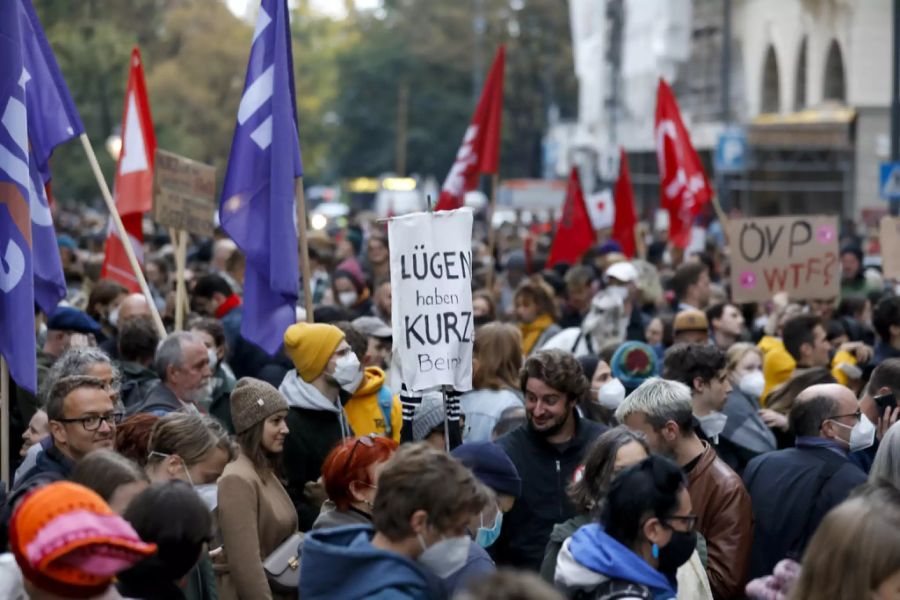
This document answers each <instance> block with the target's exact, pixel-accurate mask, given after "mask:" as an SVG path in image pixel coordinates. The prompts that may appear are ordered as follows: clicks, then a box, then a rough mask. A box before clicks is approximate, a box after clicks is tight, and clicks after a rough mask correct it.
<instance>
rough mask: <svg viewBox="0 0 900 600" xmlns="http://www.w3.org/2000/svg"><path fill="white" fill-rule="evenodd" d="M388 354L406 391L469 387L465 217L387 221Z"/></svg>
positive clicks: (468, 226) (465, 212)
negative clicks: (390, 330) (390, 347)
mask: <svg viewBox="0 0 900 600" xmlns="http://www.w3.org/2000/svg"><path fill="white" fill-rule="evenodd" d="M388 244H389V246H390V255H391V290H392V294H393V299H394V301H393V303H392V304H393V307H392V313H391V316H392V318H391V322H392V325H393V329H394V332H393V333H394V351H395V352H396V353H397V355H398V356H399V366H400V376H401V379H402V380H403V382H404V383H405V384H406V386H407V387H408V388H409V389H410V390H413V391H422V390H427V389H431V388H435V387H439V386H445V385H447V386H452V387H453V388H454V389H456V390H458V391H461V392H465V391H468V390H470V389H472V343H473V340H474V332H475V324H474V321H473V318H472V268H473V263H472V211H471V210H470V209H467V208H463V209H460V210H453V211H441V212H437V213H415V214H411V215H406V216H403V217H398V218H395V219H391V221H390V223H389V225H388Z"/></svg>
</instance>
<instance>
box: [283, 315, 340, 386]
mask: <svg viewBox="0 0 900 600" xmlns="http://www.w3.org/2000/svg"><path fill="white" fill-rule="evenodd" d="M343 339H344V332H343V331H341V330H340V329H338V328H337V327H335V326H334V325H326V324H324V323H315V324H310V323H296V324H294V325H291V326H290V327H288V328H287V331H285V332H284V351H285V352H287V355H288V356H290V357H291V361H292V362H293V363H294V367H295V368H296V369H297V372H298V373H299V374H300V377H302V378H303V381H305V382H306V383H311V382H312V380H314V379H315V378H316V377H318V376H319V375H321V374H322V371H324V370H325V365H327V364H328V359H330V358H331V355H332V354H334V351H335V350H337V347H338V346H339V345H340V343H341V341H342V340H343Z"/></svg>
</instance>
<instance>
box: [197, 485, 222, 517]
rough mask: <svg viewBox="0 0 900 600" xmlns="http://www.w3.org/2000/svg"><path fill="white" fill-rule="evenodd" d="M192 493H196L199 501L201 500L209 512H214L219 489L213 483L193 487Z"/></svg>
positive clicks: (217, 503)
mask: <svg viewBox="0 0 900 600" xmlns="http://www.w3.org/2000/svg"><path fill="white" fill-rule="evenodd" d="M194 491H195V492H197V495H198V496H200V499H201V500H203V503H204V504H206V508H208V509H209V511H210V512H212V511H214V510H216V507H217V506H218V505H219V487H218V486H217V485H216V484H215V483H205V484H202V485H195V486H194Z"/></svg>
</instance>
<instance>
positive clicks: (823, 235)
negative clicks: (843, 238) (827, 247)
mask: <svg viewBox="0 0 900 600" xmlns="http://www.w3.org/2000/svg"><path fill="white" fill-rule="evenodd" d="M834 237H835V236H834V229H833V228H832V227H831V226H830V225H822V226H821V227H819V230H818V231H816V239H817V240H819V243H820V244H830V243H831V242H833V241H834Z"/></svg>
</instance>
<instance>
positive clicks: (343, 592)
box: [300, 525, 430, 600]
mask: <svg viewBox="0 0 900 600" xmlns="http://www.w3.org/2000/svg"><path fill="white" fill-rule="evenodd" d="M374 535H375V530H374V529H372V527H371V526H366V525H351V526H348V527H338V528H336V529H319V530H314V531H310V532H309V533H308V534H306V539H305V541H304V544H303V558H302V562H301V566H300V597H301V598H303V600H320V599H321V600H325V599H328V600H334V599H340V600H356V599H357V598H359V599H362V598H368V597H370V596H373V595H375V594H377V593H378V592H382V593H387V592H390V591H396V592H400V591H402V592H404V593H405V595H402V596H401V597H403V598H407V597H408V598H422V599H425V598H429V597H430V593H429V583H428V580H427V578H426V574H425V573H424V572H423V571H422V569H421V568H420V567H419V566H418V565H417V564H416V563H415V562H414V561H412V560H410V559H409V558H407V557H405V556H402V555H400V554H396V553H394V552H388V551H386V550H381V549H379V548H376V547H374V546H372V543H371V541H372V537H373V536H374ZM398 595H399V594H398ZM379 597H385V598H387V597H389V596H387V595H384V596H379Z"/></svg>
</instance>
